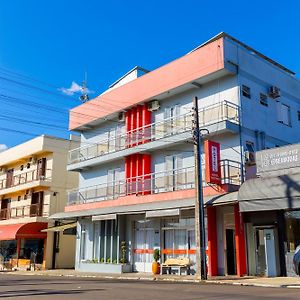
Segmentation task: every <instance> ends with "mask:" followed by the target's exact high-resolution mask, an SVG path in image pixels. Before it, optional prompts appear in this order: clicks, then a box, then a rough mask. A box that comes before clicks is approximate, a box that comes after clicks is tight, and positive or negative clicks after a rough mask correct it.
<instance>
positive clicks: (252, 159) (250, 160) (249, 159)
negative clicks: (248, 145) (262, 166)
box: [245, 151, 256, 166]
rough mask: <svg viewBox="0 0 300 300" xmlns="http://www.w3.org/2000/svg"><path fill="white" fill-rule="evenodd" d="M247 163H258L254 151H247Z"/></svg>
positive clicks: (251, 164)
mask: <svg viewBox="0 0 300 300" xmlns="http://www.w3.org/2000/svg"><path fill="white" fill-rule="evenodd" d="M245 164H246V165H247V166H254V165H255V164H256V161H255V153H254V152H250V151H245Z"/></svg>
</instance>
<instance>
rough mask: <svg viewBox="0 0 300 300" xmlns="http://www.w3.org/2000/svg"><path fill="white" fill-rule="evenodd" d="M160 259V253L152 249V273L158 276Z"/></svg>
mask: <svg viewBox="0 0 300 300" xmlns="http://www.w3.org/2000/svg"><path fill="white" fill-rule="evenodd" d="M159 259H160V251H159V249H154V252H153V260H154V261H153V263H152V273H153V274H159V273H160V263H159V262H158V261H159Z"/></svg>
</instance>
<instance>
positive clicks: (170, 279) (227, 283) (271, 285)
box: [0, 271, 300, 289]
mask: <svg viewBox="0 0 300 300" xmlns="http://www.w3.org/2000/svg"><path fill="white" fill-rule="evenodd" d="M1 273H3V274H8V275H20V276H48V277H73V278H74V277H75V278H98V279H103V280H124V281H147V282H150V281H157V282H173V283H191V284H195V283H198V284H216V285H236V286H254V287H265V288H290V289H300V285H295V284H267V283H255V282H241V281H237V282H236V281H222V280H207V281H204V282H201V281H200V280H199V279H180V278H168V277H165V278H158V277H154V276H153V277H133V276H131V277H129V276H128V277H126V276H109V275H103V276H101V275H93V274H91V275H88V274H80V273H79V274H50V273H35V272H28V273H21V274H20V273H19V272H18V271H14V272H9V271H8V272H7V271H6V272H0V276H1Z"/></svg>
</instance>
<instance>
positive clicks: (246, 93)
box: [242, 84, 251, 99]
mask: <svg viewBox="0 0 300 300" xmlns="http://www.w3.org/2000/svg"><path fill="white" fill-rule="evenodd" d="M242 96H243V97H246V98H248V99H251V88H250V87H249V86H247V85H245V84H242Z"/></svg>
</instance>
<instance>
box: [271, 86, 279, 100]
mask: <svg viewBox="0 0 300 300" xmlns="http://www.w3.org/2000/svg"><path fill="white" fill-rule="evenodd" d="M269 97H271V98H273V99H276V98H278V97H280V88H278V87H277V86H274V85H272V86H270V88H269Z"/></svg>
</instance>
